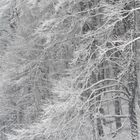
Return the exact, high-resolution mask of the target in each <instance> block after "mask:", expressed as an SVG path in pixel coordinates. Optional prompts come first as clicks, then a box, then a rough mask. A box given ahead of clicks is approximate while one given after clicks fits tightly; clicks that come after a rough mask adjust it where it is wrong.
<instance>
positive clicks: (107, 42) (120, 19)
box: [1, 0, 140, 140]
mask: <svg viewBox="0 0 140 140" xmlns="http://www.w3.org/2000/svg"><path fill="white" fill-rule="evenodd" d="M136 3H137V4H136ZM15 5H16V6H15V7H14V10H12V12H13V13H14V15H13V17H12V19H11V24H10V27H11V28H12V29H14V31H15V33H16V34H15V39H14V41H13V40H11V42H12V43H11V44H10V46H9V47H8V49H7V52H6V54H5V55H4V57H3V59H2V62H3V63H4V62H5V63H6V65H5V64H4V65H2V67H3V68H5V69H6V72H5V73H6V76H5V77H8V78H9V79H6V80H7V81H6V82H7V84H6V86H5V89H6V90H4V95H8V97H4V98H8V100H10V102H8V104H9V105H10V106H12V108H10V109H9V110H10V111H9V112H8V118H6V121H5V122H4V123H6V128H8V130H7V131H6V129H5V124H4V126H3V125H2V128H1V131H2V133H4V134H5V135H7V136H8V137H9V139H10V140H12V139H13V140H17V139H18V140H20V139H21V140H22V139H37V140H38V139H39V140H41V139H47V140H51V139H53V140H55V139H57V140H59V139H60V140H63V139H70V140H72V139H73V140H76V139H77V140H82V139H89V140H90V139H93V140H99V139H101V138H104V139H105V138H106V137H108V139H109V137H116V136H117V135H118V132H122V131H123V130H124V129H126V128H128V127H129V129H130V130H131V134H132V139H133V140H138V130H137V120H136V112H135V97H136V88H137V75H136V73H137V72H136V42H137V41H138V40H139V39H140V37H139V36H137V35H136V34H135V32H136V27H135V23H136V11H138V10H139V4H138V1H136V2H135V1H132V0H121V1H120V0H114V1H111V0H102V1H100V0H84V1H83V0H82V1H81V0H77V1H75V0H64V1H61V0H60V1H59V0H58V1H57V0H51V1H45V0H42V1H27V2H25V1H22V0H21V1H19V2H18V3H17V2H15ZM7 73H8V74H7ZM8 80H9V83H8ZM58 82H59V84H58ZM8 107H9V106H8ZM30 112H33V114H32V115H31V114H30ZM40 114H42V115H40ZM10 115H12V116H15V118H12V119H11V117H10ZM39 115H40V116H39ZM9 118H10V119H11V120H10V121H8V123H7V120H8V119H9ZM27 118H28V120H27ZM37 118H38V121H39V122H36V121H37ZM11 122H12V123H11ZM35 122H36V123H35ZM128 122H130V125H129V126H128V124H129V123H128ZM33 123H34V124H33ZM7 124H8V125H9V124H10V128H9V126H8V127H7ZM27 124H30V127H29V129H26V128H25V126H27ZM125 124H127V125H125ZM13 126H14V127H13ZM19 127H21V128H22V129H21V131H20V130H19ZM13 128H14V129H13ZM23 128H24V129H23ZM9 129H10V130H9ZM105 129H108V131H105ZM9 131H10V133H12V134H7V132H9ZM18 133H19V134H18ZM13 134H14V135H15V137H14V136H13Z"/></svg>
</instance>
